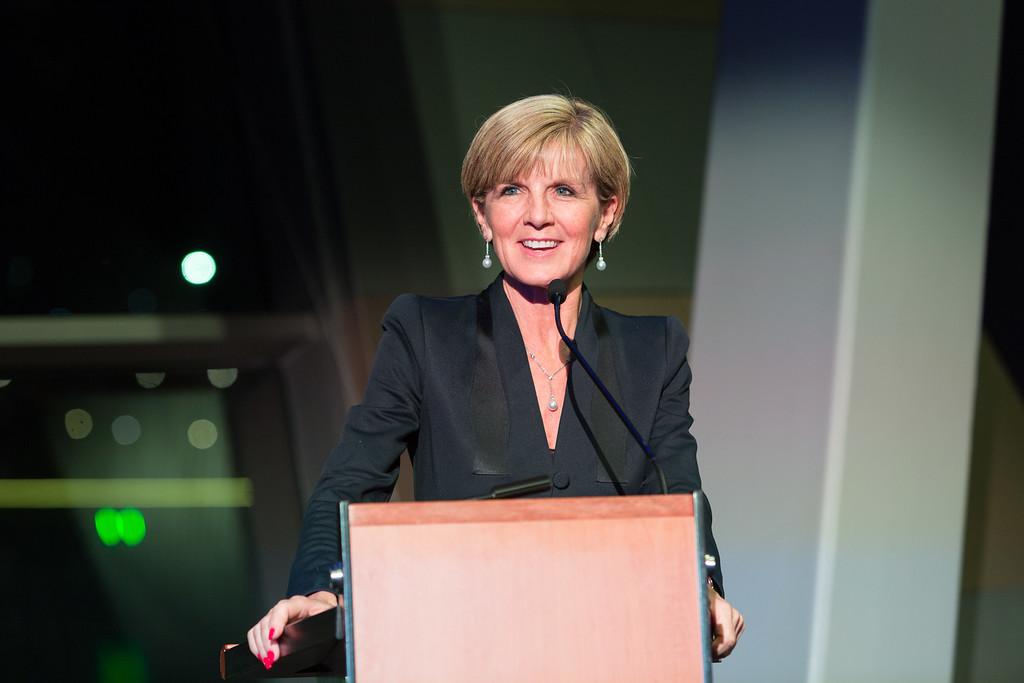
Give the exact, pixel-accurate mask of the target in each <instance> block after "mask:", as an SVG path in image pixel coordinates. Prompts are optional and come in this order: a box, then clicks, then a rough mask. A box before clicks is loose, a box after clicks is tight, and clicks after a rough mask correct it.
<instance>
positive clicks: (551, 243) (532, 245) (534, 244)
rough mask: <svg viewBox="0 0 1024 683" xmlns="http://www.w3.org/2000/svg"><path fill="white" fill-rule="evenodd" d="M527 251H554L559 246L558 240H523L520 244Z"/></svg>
mask: <svg viewBox="0 0 1024 683" xmlns="http://www.w3.org/2000/svg"><path fill="white" fill-rule="evenodd" d="M520 244H522V245H523V246H524V247H526V248H527V249H534V250H544V249H554V248H555V247H557V246H558V242H557V241H556V240H523V241H521V242H520Z"/></svg>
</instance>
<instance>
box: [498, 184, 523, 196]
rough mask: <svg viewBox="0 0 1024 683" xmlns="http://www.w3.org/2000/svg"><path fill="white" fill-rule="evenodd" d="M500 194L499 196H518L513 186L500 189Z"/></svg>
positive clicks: (517, 191) (516, 188)
mask: <svg viewBox="0 0 1024 683" xmlns="http://www.w3.org/2000/svg"><path fill="white" fill-rule="evenodd" d="M500 194H501V195H514V194H519V188H518V187H516V186H515V185H506V186H505V187H503V188H501V192H500Z"/></svg>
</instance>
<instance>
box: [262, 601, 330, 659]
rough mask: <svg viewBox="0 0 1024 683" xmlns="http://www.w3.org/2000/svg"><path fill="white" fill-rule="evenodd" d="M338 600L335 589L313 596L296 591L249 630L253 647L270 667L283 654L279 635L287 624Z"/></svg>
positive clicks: (322, 610)
mask: <svg viewBox="0 0 1024 683" xmlns="http://www.w3.org/2000/svg"><path fill="white" fill-rule="evenodd" d="M337 604H338V600H337V598H335V597H334V593H330V592H328V591H320V592H319V593H313V594H312V595H310V596H309V597H306V596H305V595H293V596H292V597H290V598H286V599H284V600H280V601H278V603H277V604H276V605H274V606H273V607H271V608H270V611H269V612H267V615H266V616H265V617H263V618H262V619H260V620H259V621H258V622H256V625H255V626H253V627H252V628H251V629H249V632H248V633H247V634H246V637H247V638H248V639H249V651H250V652H252V653H253V654H254V655H256V657H257V658H258V659H259V660H260V661H261V662H263V666H264V667H266V668H267V669H269V668H270V667H271V666H273V664H274V662H276V661H277V659H278V657H280V655H281V649H280V648H279V647H278V645H277V639H278V638H280V637H281V634H282V633H284V627H285V626H286V625H288V624H290V623H292V622H294V621H299V620H301V619H305V618H306V617H311V616H313V615H314V614H320V613H321V612H326V611H327V610H329V609H332V608H334V607H336V606H337Z"/></svg>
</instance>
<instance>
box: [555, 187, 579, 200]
mask: <svg viewBox="0 0 1024 683" xmlns="http://www.w3.org/2000/svg"><path fill="white" fill-rule="evenodd" d="M555 194H557V195H559V196H560V197H571V196H573V195H574V194H576V193H575V192H573V189H572V188H571V187H569V186H568V185H559V186H558V187H556V188H555Z"/></svg>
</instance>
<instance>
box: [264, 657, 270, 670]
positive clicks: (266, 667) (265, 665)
mask: <svg viewBox="0 0 1024 683" xmlns="http://www.w3.org/2000/svg"><path fill="white" fill-rule="evenodd" d="M263 668H264V669H266V670H267V671H270V664H268V663H267V660H266V658H264V659H263Z"/></svg>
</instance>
